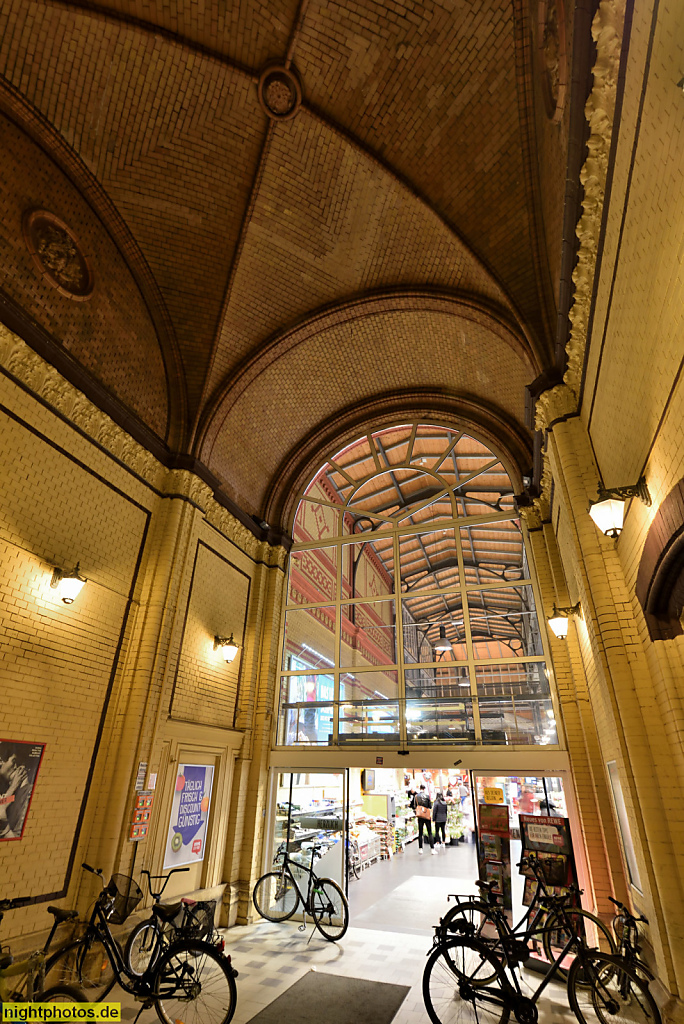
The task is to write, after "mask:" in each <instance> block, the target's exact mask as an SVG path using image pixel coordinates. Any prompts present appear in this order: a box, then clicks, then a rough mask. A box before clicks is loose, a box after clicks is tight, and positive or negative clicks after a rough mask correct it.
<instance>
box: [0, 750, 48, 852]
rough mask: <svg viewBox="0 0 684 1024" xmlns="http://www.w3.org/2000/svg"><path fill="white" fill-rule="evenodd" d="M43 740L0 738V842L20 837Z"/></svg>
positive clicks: (34, 782)
mask: <svg viewBox="0 0 684 1024" xmlns="http://www.w3.org/2000/svg"><path fill="white" fill-rule="evenodd" d="M44 750H45V744H44V743H30V742H27V741H25V740H3V739H0V841H3V840H4V841H7V840H8V839H21V838H22V836H23V834H24V828H25V827H26V819H27V817H28V812H29V808H30V806H31V800H32V799H33V790H34V788H35V785H36V778H37V777H38V769H39V768H40V763H41V761H42V760H43V752H44Z"/></svg>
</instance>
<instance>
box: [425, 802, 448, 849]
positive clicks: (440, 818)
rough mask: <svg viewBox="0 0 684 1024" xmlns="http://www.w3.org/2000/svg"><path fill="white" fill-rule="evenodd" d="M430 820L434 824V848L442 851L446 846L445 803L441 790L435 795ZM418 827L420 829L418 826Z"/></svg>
mask: <svg viewBox="0 0 684 1024" xmlns="http://www.w3.org/2000/svg"><path fill="white" fill-rule="evenodd" d="M432 820H433V821H434V823H435V846H436V847H441V848H442V849H444V847H445V846H446V823H447V803H446V800H445V799H444V794H443V793H442V791H441V789H440V790H439V792H438V793H437V794H436V796H435V802H434V804H433V805H432ZM418 827H419V828H420V825H419V826H418ZM440 835H441V837H442V839H441V842H440V838H439V837H440Z"/></svg>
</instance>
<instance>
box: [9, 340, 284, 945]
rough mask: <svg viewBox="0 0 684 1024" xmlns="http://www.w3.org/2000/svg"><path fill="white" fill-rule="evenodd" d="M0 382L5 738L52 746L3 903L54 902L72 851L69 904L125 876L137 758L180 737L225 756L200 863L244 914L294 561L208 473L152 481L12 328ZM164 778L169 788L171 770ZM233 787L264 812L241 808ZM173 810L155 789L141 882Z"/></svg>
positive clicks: (145, 466)
mask: <svg viewBox="0 0 684 1024" xmlns="http://www.w3.org/2000/svg"><path fill="white" fill-rule="evenodd" d="M0 369H2V371H3V372H1V373H0V406H1V407H2V410H0V417H1V429H0V456H1V459H2V466H3V475H2V480H1V500H0V562H1V564H2V570H3V571H2V575H1V576H0V624H1V627H2V646H1V647H0V672H1V673H2V682H3V698H4V696H5V694H8V695H9V698H8V699H7V700H5V699H3V712H2V728H1V729H0V735H2V736H3V737H6V738H8V739H29V740H31V741H34V742H44V743H46V752H45V758H44V762H43V765H42V767H41V770H40V774H39V776H38V780H37V784H36V787H35V793H34V798H33V803H32V806H31V810H30V813H29V817H28V822H27V828H26V831H25V835H24V838H23V839H22V840H20V841H14V842H11V843H0V864H1V865H2V869H3V871H2V874H3V882H2V884H0V896H5V895H18V894H24V893H25V894H28V895H32V896H39V895H40V894H41V893H48V892H49V893H52V894H53V900H52V901H53V902H60V900H59V899H58V898H54V897H55V896H57V897H58V896H59V893H60V892H61V891H62V889H63V886H64V884H65V879H66V875H67V863H68V861H69V858H70V855H72V854H73V862H74V865H75V868H74V870H73V871H72V874H71V880H70V883H69V885H68V890H67V891H66V893H65V895H64V897H63V899H62V900H61V903H62V905H65V906H72V905H77V904H78V905H79V906H80V907H81V908H82V909H85V907H86V906H87V903H88V901H89V899H90V898H91V897H92V894H93V891H94V890H93V885H92V883H91V881H90V878H89V877H83V875H82V873H81V872H80V870H79V869H78V865H80V861H81V860H82V859H84V858H88V859H90V860H93V861H95V863H97V864H98V865H99V864H101V865H102V866H103V868H104V869H105V871H112V870H126V869H128V868H129V867H130V865H131V862H132V856H133V844H132V843H130V842H128V840H127V834H128V829H129V824H130V817H131V808H132V800H133V786H134V780H135V774H136V771H137V766H138V762H139V761H145V762H146V763H147V764H148V771H153V770H154V769H155V768H156V767H158V766H159V764H160V763H161V761H162V759H163V756H164V754H163V752H164V750H168V744H169V738H170V736H171V732H170V730H171V731H172V730H173V729H175V730H176V733H175V735H176V736H178V735H180V737H181V740H182V736H183V729H184V728H186V727H187V737H188V742H187V744H186V746H187V745H188V744H190V745H191V746H193V749H198V750H199V751H200V754H199V756H200V757H201V756H202V755H201V751H202V750H205V751H206V758H207V761H208V762H209V763H212V761H211V759H212V758H215V757H216V755H217V752H221V751H223V752H224V753H223V763H224V768H225V774H224V776H223V777H224V779H225V780H226V782H227V783H228V784H229V785H231V786H232V789H229V790H228V791H227V793H226V794H225V797H224V798H221V799H220V800H219V799H217V800H216V802H215V804H214V808H213V820H212V835H213V836H215V837H218V838H217V842H219V841H220V848H216V849H213V850H212V851H211V852H210V854H209V853H208V858H209V857H210V858H211V861H212V863H214V864H215V865H216V870H214V871H213V874H212V879H213V881H211V884H214V885H215V884H216V883H217V882H220V883H222V884H221V887H220V889H219V890H218V894H219V895H220V892H221V891H222V890H223V888H224V885H225V883H227V888H226V895H225V896H224V900H225V902H226V905H227V907H228V908H229V910H230V909H231V903H232V904H233V906H232V916H233V920H234V919H235V914H236V912H237V895H236V894H237V892H238V891H241V892H244V893H246V892H247V891H248V890H249V887H250V884H251V880H252V875H253V864H254V863H255V859H256V858H257V854H255V852H254V849H253V841H254V839H255V838H256V839H257V841H258V839H259V837H260V834H261V829H262V827H263V826H262V822H261V818H260V817H258V815H260V813H261V811H262V810H263V800H264V795H265V779H266V762H267V755H268V749H269V747H270V737H271V722H272V714H271V711H272V705H273V679H274V678H275V674H276V673H275V661H274V658H275V653H274V652H275V648H277V637H278V634H279V626H280V605H281V598H282V581H283V578H284V572H283V565H284V552H283V551H282V550H281V549H271V548H269V547H268V545H266V544H263V543H260V542H257V541H256V540H255V538H254V537H252V535H251V534H249V533H248V531H246V530H245V529H244V528H243V527H242V526H240V524H238V523H237V522H236V521H235V520H234V519H233V518H232V517H231V516H230V515H229V514H228V513H227V512H225V510H223V509H221V508H220V506H218V505H217V504H216V502H214V501H213V498H212V496H211V493H210V491H209V489H208V488H207V487H206V486H205V485H203V484H202V483H201V482H200V481H199V480H197V478H193V477H192V476H191V475H190V474H188V473H184V472H170V473H169V472H167V471H166V470H164V468H163V467H161V466H159V464H157V463H156V462H155V461H154V460H153V459H152V458H151V457H150V456H149V455H147V453H145V452H144V450H142V449H140V448H139V446H137V445H136V443H135V442H133V441H132V440H131V439H130V438H128V437H127V435H125V434H124V433H123V431H120V430H119V428H117V427H115V426H114V424H113V423H112V422H111V421H110V420H108V418H107V417H106V416H105V415H104V414H102V413H100V412H99V411H98V410H96V409H95V408H94V407H93V406H91V405H90V403H89V402H87V400H86V399H84V398H83V396H82V395H80V394H79V393H78V392H77V391H76V389H74V388H72V387H71V386H70V385H68V384H67V383H66V381H64V380H63V379H62V378H60V377H59V375H58V374H57V373H56V371H54V370H52V369H51V368H50V367H49V366H47V364H45V363H44V362H43V361H42V360H40V359H39V357H37V356H36V355H35V354H34V353H32V352H31V351H30V350H29V349H28V348H27V347H26V346H25V345H24V344H23V342H21V341H20V340H19V339H18V338H17V337H16V336H14V335H12V334H11V333H10V332H8V331H7V330H6V329H5V328H1V329H0ZM8 371H9V372H8ZM32 390H33V391H35V392H36V394H37V396H39V397H40V398H41V399H42V400H37V398H36V397H34V395H33V394H32V393H31V391H32ZM60 412H61V413H62V414H63V415H60V414H59V413H60ZM70 421H71V422H70ZM166 495H169V496H168V497H167V496H166ZM196 555H197V558H195V556H196ZM79 559H80V561H81V570H82V572H83V574H84V575H85V576H86V577H87V578H88V583H87V585H86V586H85V588H84V590H83V591H82V592H81V594H80V595H79V597H78V598H77V600H76V601H75V602H74V604H73V605H71V606H66V605H63V604H62V603H61V602H59V601H56V600H55V591H53V590H51V589H50V586H49V582H50V577H51V569H50V565H51V564H60V565H66V566H68V567H71V566H72V565H73V564H74V563H75V562H76V561H77V560H79ZM136 570H137V576H136V582H135V586H132V582H133V579H134V574H135V573H136ZM193 573H194V575H193ZM191 584H192V586H191ZM252 588H254V597H252V594H251V589H252ZM274 588H275V589H274ZM129 597H130V601H129ZM265 602H267V603H269V602H270V603H269V604H268V607H265ZM127 610H128V615H127V618H126V628H125V630H122V624H123V622H124V617H125V616H126V612H127ZM231 629H232V630H234V632H235V635H236V638H237V639H238V640H239V642H240V643H242V644H243V645H244V646H243V648H242V650H241V651H240V653H239V655H238V658H237V660H236V664H235V666H228V665H226V664H225V663H224V662H223V661H220V662H219V661H217V658H216V655H215V652H214V651H213V649H212V645H211V644H210V643H209V644H208V643H207V639H208V638H210V639H211V638H213V635H214V633H222V634H225V633H226V632H230V630H231ZM264 631H265V643H264V636H262V633H263V632H264ZM274 645H275V646H274ZM117 650H118V660H117V671H116V673H114V674H112V665H113V662H114V658H115V657H116V656H117ZM266 652H270V653H268V654H266ZM238 673H239V677H240V691H239V694H238V691H237V678H238ZM110 683H111V686H110ZM174 684H175V694H174ZM257 687H261V688H262V691H263V692H262V693H261V696H260V697H259V699H257V696H256V693H255V689H256V688H257ZM108 691H109V705H108V712H107V715H106V717H105V718H104V719H103V721H102V722H100V715H101V711H102V707H103V701H104V697H105V694H106V693H107V692H108ZM172 694H174V708H173V714H174V718H173V719H170V718H169V708H170V706H171V699H172ZM236 697H237V709H236V711H237V719H238V721H237V729H234V728H233V710H234V708H235V700H236ZM175 719H180V721H176V720H175ZM203 722H204V723H205V724H202V723H203ZM100 725H102V735H101V737H100V743H99V754H98V757H97V760H96V762H95V763H94V765H93V766H92V777H91V779H90V796H89V799H88V801H87V803H86V805H85V807H84V808H83V818H82V823H81V832H80V840H79V842H78V845H77V846H76V847H74V848H73V849H72V843H73V839H74V833H75V827H76V821H77V818H78V816H79V812H80V811H81V799H82V795H83V792H84V786H85V782H86V777H87V775H88V772H89V769H90V767H91V765H90V759H91V754H92V751H93V745H94V740H95V736H96V734H97V731H98V727H99V726H100ZM179 729H180V733H178V730H179ZM190 738H191V740H192V743H190ZM231 751H232V752H233V754H232V755H231V753H230V752H231ZM255 751H256V757H255ZM238 752H239V755H238ZM236 755H238V759H237V761H236V762H235V764H234V765H233V761H232V758H233V757H235V756H236ZM226 757H228V759H229V761H230V763H228V762H227V761H226ZM167 775H168V776H169V777H170V776H171V775H173V777H174V778H175V772H173V771H172V770H171V769H169V771H168V772H167ZM241 792H242V793H244V794H247V795H249V794H252V797H253V798H250V799H248V800H240V799H239V794H240V793H241ZM165 799H166V794H165V793H164V792H163V791H160V790H158V791H157V792H156V794H155V811H154V812H153V828H152V830H151V832H150V837H149V839H148V840H146V841H143V842H142V843H141V844H140V845H139V847H138V851H137V852H138V860H137V868H136V873H137V870H139V868H140V867H141V866H142V864H144V863H146V862H147V863H148V866H150V867H152V868H156V869H160V868H161V851H160V849H159V848H158V846H154V844H151V840H152V839H153V838H154V837H155V836H161V835H162V833H163V832H164V831H165V829H166V828H167V827H168V822H167V821H166V820H162V813H161V810H160V808H162V807H164V806H165V804H164V801H165ZM155 814H156V817H155ZM246 818H247V819H248V820H247V821H246V820H245V819H246ZM46 850H48V851H49V857H47V858H46ZM204 874H205V875H206V872H204ZM198 877H199V876H198ZM231 894H232V895H231ZM46 923H47V915H46V914H45V907H44V904H43V903H38V904H37V905H36V906H31V907H28V908H25V909H22V910H19V911H16V912H14V913H13V914H11V915H7V917H6V919H5V922H3V939H12V938H14V939H15V940H17V939H18V938H19V937H20V936H24V937H25V941H26V942H27V943H29V942H30V941H32V940H30V935H31V933H34V932H40V931H41V930H43V929H44V928H45V927H46ZM22 941H24V940H23V939H22Z"/></svg>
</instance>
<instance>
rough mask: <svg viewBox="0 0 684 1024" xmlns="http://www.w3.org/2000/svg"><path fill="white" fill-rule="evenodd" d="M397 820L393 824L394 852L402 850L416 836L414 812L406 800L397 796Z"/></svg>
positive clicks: (416, 823) (416, 828) (416, 822)
mask: <svg viewBox="0 0 684 1024" xmlns="http://www.w3.org/2000/svg"><path fill="white" fill-rule="evenodd" d="M396 802H397V820H396V824H395V829H394V832H395V852H398V851H399V850H403V848H404V847H405V846H406V844H407V843H410V842H411V841H412V840H413V839H415V838H416V836H417V835H418V820H417V818H416V814H415V811H412V810H411V808H410V807H409V802H408V800H407V799H406V798H405V797H403V796H399V795H397V797H396Z"/></svg>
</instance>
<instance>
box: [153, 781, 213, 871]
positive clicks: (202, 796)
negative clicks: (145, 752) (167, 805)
mask: <svg viewBox="0 0 684 1024" xmlns="http://www.w3.org/2000/svg"><path fill="white" fill-rule="evenodd" d="M213 779H214V769H213V766H212V765H207V764H185V765H183V764H179V765H178V772H177V774H176V787H175V790H174V794H173V803H172V804H171V820H170V821H169V831H168V833H167V836H166V848H165V850H164V870H166V868H178V867H181V866H182V865H185V864H196V863H197V862H198V861H201V860H204V852H205V845H206V838H207V821H208V820H209V810H210V808H211V786H212V782H213Z"/></svg>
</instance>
